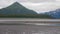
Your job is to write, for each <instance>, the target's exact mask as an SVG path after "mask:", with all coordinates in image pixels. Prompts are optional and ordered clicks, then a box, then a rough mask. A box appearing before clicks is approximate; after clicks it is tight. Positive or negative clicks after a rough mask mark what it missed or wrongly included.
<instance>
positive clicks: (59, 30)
mask: <svg viewBox="0 0 60 34" xmlns="http://www.w3.org/2000/svg"><path fill="white" fill-rule="evenodd" d="M0 34H60V26H37V25H0Z"/></svg>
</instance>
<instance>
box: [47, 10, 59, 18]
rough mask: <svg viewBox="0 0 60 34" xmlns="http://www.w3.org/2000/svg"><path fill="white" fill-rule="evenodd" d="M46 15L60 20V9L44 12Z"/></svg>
mask: <svg viewBox="0 0 60 34" xmlns="http://www.w3.org/2000/svg"><path fill="white" fill-rule="evenodd" d="M46 14H47V15H49V16H51V17H53V18H56V19H60V9H56V10H54V11H50V12H46Z"/></svg>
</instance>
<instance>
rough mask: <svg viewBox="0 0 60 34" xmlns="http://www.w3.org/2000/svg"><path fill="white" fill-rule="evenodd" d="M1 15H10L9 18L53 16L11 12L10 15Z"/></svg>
mask: <svg viewBox="0 0 60 34" xmlns="http://www.w3.org/2000/svg"><path fill="white" fill-rule="evenodd" d="M0 17H9V18H15V17H16V18H52V17H51V16H49V15H47V14H18V15H16V14H10V15H3V14H0Z"/></svg>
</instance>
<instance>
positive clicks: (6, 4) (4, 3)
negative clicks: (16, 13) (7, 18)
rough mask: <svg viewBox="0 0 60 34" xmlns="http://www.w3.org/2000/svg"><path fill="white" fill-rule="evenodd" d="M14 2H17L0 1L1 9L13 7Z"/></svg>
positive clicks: (12, 0)
mask: <svg viewBox="0 0 60 34" xmlns="http://www.w3.org/2000/svg"><path fill="white" fill-rule="evenodd" d="M13 2H15V1H14V0H0V7H7V6H9V5H11V4H12V3H13Z"/></svg>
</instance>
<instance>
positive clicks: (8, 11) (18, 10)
mask: <svg viewBox="0 0 60 34" xmlns="http://www.w3.org/2000/svg"><path fill="white" fill-rule="evenodd" d="M20 14H37V13H36V12H35V11H33V10H29V9H27V8H26V7H24V6H22V5H21V4H19V3H18V2H15V3H13V4H12V5H10V6H8V7H6V8H3V9H0V15H20Z"/></svg>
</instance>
